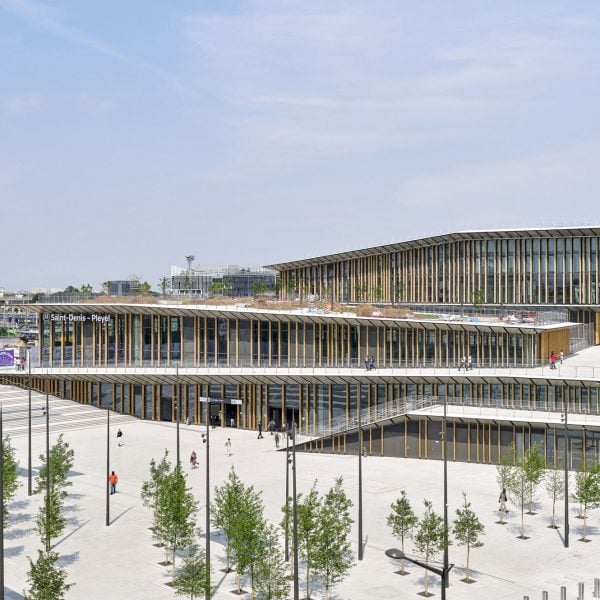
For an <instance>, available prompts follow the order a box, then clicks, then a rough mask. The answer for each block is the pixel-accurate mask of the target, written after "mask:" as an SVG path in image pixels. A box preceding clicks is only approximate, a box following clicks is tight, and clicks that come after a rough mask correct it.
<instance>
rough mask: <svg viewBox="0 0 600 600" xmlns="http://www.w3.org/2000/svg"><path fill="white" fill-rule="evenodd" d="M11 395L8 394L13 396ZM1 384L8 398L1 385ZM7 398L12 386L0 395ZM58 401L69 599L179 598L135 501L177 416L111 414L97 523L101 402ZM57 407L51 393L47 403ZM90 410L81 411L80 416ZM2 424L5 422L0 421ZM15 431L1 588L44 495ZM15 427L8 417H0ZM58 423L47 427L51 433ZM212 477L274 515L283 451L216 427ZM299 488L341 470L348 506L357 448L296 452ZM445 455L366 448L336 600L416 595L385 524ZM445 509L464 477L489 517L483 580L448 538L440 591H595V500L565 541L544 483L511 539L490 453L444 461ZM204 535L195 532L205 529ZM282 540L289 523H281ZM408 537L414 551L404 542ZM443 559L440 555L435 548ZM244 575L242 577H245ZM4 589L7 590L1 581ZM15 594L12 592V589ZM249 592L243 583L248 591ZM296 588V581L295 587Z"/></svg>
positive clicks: (494, 595)
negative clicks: (65, 472) (382, 453)
mask: <svg viewBox="0 0 600 600" xmlns="http://www.w3.org/2000/svg"><path fill="white" fill-rule="evenodd" d="M10 390H11V394H10V395H3V393H2V392H6V391H7V388H4V389H2V388H0V401H1V402H2V404H3V406H4V407H5V408H6V409H8V408H9V406H10V402H13V401H14V402H21V403H22V401H23V397H22V395H20V394H24V393H25V392H19V391H18V390H15V389H14V388H10ZM13 397H14V398H13ZM3 398H4V399H3ZM6 398H10V400H6ZM52 405H53V407H56V411H57V412H59V410H68V411H69V412H73V413H78V412H79V411H81V414H80V415H79V416H78V415H76V414H74V415H73V417H75V418H77V427H76V428H68V427H67V428H66V429H65V432H64V436H65V439H66V440H67V441H68V442H69V443H70V445H71V446H72V447H73V449H74V450H75V465H74V469H73V470H74V474H73V477H72V478H71V481H72V483H73V486H72V487H71V489H70V496H69V499H68V500H67V517H68V519H69V522H68V526H67V530H66V532H65V535H64V536H62V538H61V539H59V540H56V543H55V547H56V550H57V551H58V552H59V553H60V554H61V556H62V561H63V563H64V564H65V565H66V566H67V569H68V573H69V580H70V581H72V582H75V583H76V586H75V587H74V588H73V589H72V590H71V591H70V592H69V593H68V595H67V598H69V599H85V600H94V599H96V598H98V599H100V598H103V599H104V598H117V599H131V600H137V599H140V600H141V599H142V598H143V599H156V600H161V599H163V598H164V599H167V598H174V597H175V594H174V591H173V590H172V589H171V588H169V587H168V586H166V585H165V584H166V583H167V582H168V581H169V580H170V578H171V574H170V571H169V569H168V568H165V567H163V566H161V565H160V564H159V562H160V561H162V560H163V551H162V550H161V549H160V548H155V547H154V546H153V540H152V535H151V532H150V530H149V527H150V524H151V515H150V513H149V511H148V510H147V509H145V508H144V507H143V506H142V503H141V500H140V488H141V485H142V482H143V481H144V479H146V478H147V477H148V464H149V461H150V459H151V458H152V457H155V458H160V457H161V456H162V453H163V452H164V449H165V448H168V449H169V452H170V454H171V457H172V458H174V456H175V425H173V424H171V423H153V422H147V421H139V420H136V419H131V418H128V420H127V421H126V422H119V423H118V424H115V426H114V428H113V429H112V432H111V436H110V440H111V455H112V462H111V467H112V468H113V469H114V470H115V471H116V472H117V473H118V475H119V479H120V481H119V485H118V493H117V494H116V495H114V496H111V519H112V524H111V525H110V527H106V526H105V460H106V429H105V426H104V424H103V423H99V421H98V418H97V414H98V411H97V409H94V408H93V407H89V406H81V407H80V406H79V405H77V404H75V403H73V402H70V401H66V400H60V399H53V400H52ZM52 411H53V408H52V407H51V415H52V414H53V413H52ZM86 414H87V415H89V419H88V421H89V422H88V425H87V426H86V425H85V420H86ZM7 425H8V424H7ZM14 427H15V429H16V430H17V429H18V435H17V436H16V437H14V438H13V445H14V446H15V448H16V451H17V456H18V458H19V460H20V466H21V468H22V471H21V473H22V474H23V475H24V476H23V477H22V483H23V485H22V486H21V488H20V489H19V491H18V494H17V498H16V500H15V502H13V503H12V504H11V506H10V512H11V516H10V523H11V524H10V527H9V528H7V529H6V532H5V583H6V586H7V597H8V598H20V597H21V596H20V595H19V594H21V593H22V592H23V590H24V589H25V587H26V571H27V569H28V562H27V556H32V557H34V556H35V554H36V549H37V548H39V547H40V543H39V540H38V539H37V537H36V535H35V532H34V524H33V520H34V518H35V515H36V513H37V510H38V507H39V504H40V501H41V497H38V496H32V497H31V498H29V497H28V496H27V481H26V477H25V474H26V467H27V437H26V436H25V435H23V432H22V429H21V427H22V423H19V422H16V423H14ZM119 427H120V428H121V429H122V430H123V432H124V445H123V446H122V447H118V446H117V440H116V431H117V428H119ZM7 429H8V430H9V431H7V432H8V433H10V426H8V427H7ZM203 432H204V428H203V427H197V426H181V428H180V433H181V457H182V462H183V465H184V467H185V468H186V470H187V472H188V476H189V482H190V485H191V487H192V490H193V492H194V494H195V496H196V498H197V500H198V502H199V507H200V510H199V513H198V526H199V527H201V528H202V529H203V528H204V523H205V512H204V511H205V510H206V507H205V496H204V490H205V488H204V486H205V473H206V471H205V451H204V450H205V446H204V445H203V444H202V439H201V434H202V433H203ZM58 433H59V428H58V427H53V429H52V435H51V438H52V440H54V439H56V437H57V435H58ZM210 434H211V456H210V460H211V464H210V472H211V488H213V489H214V486H215V485H220V484H221V483H222V482H223V481H224V479H225V478H226V477H227V474H228V471H229V469H230V468H231V466H234V467H235V469H236V471H237V473H238V474H239V476H240V477H241V478H242V480H243V481H244V482H245V483H246V484H252V485H254V486H255V487H256V488H257V489H259V490H262V496H263V500H264V503H265V514H266V517H267V518H268V519H269V520H271V521H273V522H275V523H279V521H280V520H281V506H282V505H283V503H284V500H285V465H286V461H285V452H277V451H276V450H275V444H274V440H273V437H271V436H270V435H269V434H268V433H267V434H266V435H265V436H264V439H262V440H259V439H257V434H256V432H252V431H244V430H237V429H229V428H227V429H224V428H216V429H211V432H210ZM227 437H230V438H231V440H232V444H233V454H232V456H231V457H227V456H226V454H225V447H224V444H225V441H226V439H227ZM44 444H45V438H44V435H43V434H41V433H40V432H39V430H36V431H35V434H34V436H33V455H34V457H35V458H34V467H35V469H37V467H38V466H39V464H40V461H39V459H38V458H37V457H38V455H39V454H40V453H41V452H43V451H44ZM192 450H196V453H197V454H198V458H199V462H200V466H199V468H198V469H194V470H190V469H189V467H188V465H189V455H190V453H191V451H192ZM297 461H298V471H297V475H298V491H299V492H306V491H308V490H309V489H310V487H311V485H312V484H313V481H314V480H315V479H317V487H318V489H319V490H320V491H322V492H325V491H326V490H327V489H328V488H329V487H331V485H333V483H334V480H335V478H336V477H338V476H340V475H342V476H343V478H344V487H345V488H346V490H347V492H348V493H349V495H350V497H351V498H352V500H353V502H354V505H355V508H354V509H353V511H354V512H353V514H354V518H355V519H356V506H357V481H358V479H357V477H358V472H357V462H358V459H357V457H355V456H330V455H324V454H323V455H319V454H304V453H298V455H297ZM442 472H443V471H442V463H441V462H439V461H424V460H423V461H421V460H414V459H400V458H381V457H372V456H371V457H368V458H365V459H363V490H364V496H363V507H364V512H363V516H364V525H363V532H364V537H365V541H366V545H365V554H364V560H363V561H362V562H360V563H358V562H357V563H356V565H355V566H354V567H353V569H352V571H351V573H350V575H349V576H348V578H347V579H346V580H345V581H343V582H342V583H341V584H340V585H339V586H338V587H337V588H336V589H335V590H334V593H333V594H332V596H331V597H332V598H335V599H337V600H360V599H371V598H377V599H382V600H385V599H388V598H389V599H392V598H399V597H402V598H410V597H414V598H417V597H418V596H417V594H418V592H420V591H421V590H422V586H423V569H420V568H418V567H416V566H414V565H411V566H410V568H409V569H408V570H409V571H410V575H408V576H406V577H401V576H399V575H396V574H395V571H397V570H398V567H399V565H398V564H394V561H392V560H391V559H388V558H387V557H386V556H385V554H384V551H385V550H386V549H387V548H390V547H393V546H399V542H398V541H397V540H395V539H394V538H393V536H392V535H391V532H390V531H389V529H388V527H387V525H386V518H387V515H388V514H389V512H390V505H391V503H392V502H393V501H394V500H395V499H396V498H397V497H398V496H399V495H400V491H401V490H402V489H404V490H406V492H407V494H408V496H409V498H410V500H411V502H412V503H413V506H414V508H415V510H416V512H417V513H418V514H419V515H420V514H422V512H423V499H424V498H427V499H430V500H431V501H432V502H433V504H434V507H435V509H436V510H437V511H438V512H439V513H440V514H441V511H442V494H443V489H442ZM448 477H449V484H450V485H449V516H450V518H451V519H453V518H454V513H455V510H456V508H457V507H458V506H460V504H461V502H462V491H463V490H464V491H466V492H467V494H468V498H469V500H470V501H471V502H472V505H473V509H474V510H475V511H476V512H477V514H478V515H479V517H480V519H481V520H482V521H483V522H484V524H485V526H486V535H485V537H484V542H485V545H484V546H483V547H482V548H478V549H475V550H473V552H472V558H471V567H472V569H473V577H474V578H475V579H476V580H477V583H475V584H472V585H467V584H464V583H462V582H460V581H459V579H460V578H461V577H463V576H464V564H465V560H466V550H465V549H464V548H461V547H458V546H456V545H453V546H452V547H451V548H450V562H453V563H456V567H455V569H454V570H453V572H452V574H451V586H450V588H449V590H448V594H447V598H448V600H450V599H465V600H475V599H478V600H479V599H481V598H491V599H497V600H504V599H506V600H508V599H518V600H521V599H522V598H523V596H524V595H529V596H530V598H531V600H534V599H537V598H539V599H541V597H542V590H547V591H549V592H550V598H553V597H556V598H558V597H559V592H560V586H561V585H568V588H569V594H570V595H569V596H568V597H569V598H574V597H576V592H577V583H578V582H579V581H584V582H585V585H586V589H587V590H589V591H588V595H589V597H591V590H592V584H593V579H594V577H600V522H599V513H600V510H598V511H591V513H590V519H589V531H590V537H591V539H592V540H593V541H592V542H591V543H589V544H584V543H581V542H579V541H577V539H578V538H579V537H580V527H581V525H582V523H581V521H580V520H578V519H576V518H575V516H576V514H577V506H575V505H571V543H570V548H568V549H565V548H564V547H563V544H562V537H561V536H562V529H559V530H553V529H548V528H547V526H548V524H549V522H550V515H551V505H550V502H549V500H548V498H547V497H546V494H545V493H544V492H540V493H539V494H538V499H537V502H536V510H537V513H538V514H536V515H535V516H527V515H526V516H525V519H526V521H525V522H526V529H527V535H528V536H530V537H529V539H528V540H526V541H523V540H519V539H517V535H518V533H519V527H518V521H519V519H518V514H517V510H516V508H515V507H514V506H512V505H509V509H510V513H509V515H508V519H507V521H508V523H507V524H506V525H504V526H501V525H496V524H495V521H496V520H497V516H498V515H497V513H496V509H497V506H498V503H497V498H498V493H499V490H498V485H497V483H496V469H495V468H494V467H493V466H489V465H479V464H464V463H449V464H448ZM562 514H563V505H562V503H561V504H560V505H559V506H558V507H557V522H558V524H559V526H561V527H562ZM213 533H214V534H215V535H213V536H212V539H213V542H212V546H211V548H212V550H211V553H212V558H213V573H214V578H213V580H214V582H216V583H218V587H217V589H216V591H215V593H214V598H215V599H217V600H219V599H225V598H231V597H232V595H231V590H232V589H234V587H235V584H236V575H235V573H230V574H228V575H224V574H223V573H221V572H220V571H219V569H220V568H222V567H223V566H224V546H223V542H222V538H221V537H220V536H219V535H218V533H217V532H213ZM352 535H353V538H352V540H353V542H352V543H353V549H354V551H355V552H356V549H357V543H358V541H357V527H356V523H355V524H354V528H353V532H352ZM202 543H203V542H202ZM282 544H283V536H282ZM407 551H408V552H412V551H413V547H412V544H411V543H410V542H409V543H408V545H407ZM439 560H441V556H440V557H439ZM303 574H304V570H303V569H301V578H300V589H301V597H304V595H305V593H304V591H305V586H304V577H303ZM430 585H431V588H432V591H433V592H434V594H435V595H436V597H439V596H440V589H439V578H437V577H436V576H433V575H432V576H431V577H430ZM244 587H245V589H249V587H248V583H247V582H246V583H245V585H244ZM9 589H10V590H12V591H11V592H10V594H13V595H10V594H9V593H8V590H9ZM15 594H16V595H15ZM247 597H248V598H249V597H250V595H248V596H247ZM290 597H292V596H291V594H290ZM311 597H313V598H316V599H318V598H322V597H323V593H322V589H321V588H320V587H319V585H318V584H315V585H314V588H313V592H312V593H311Z"/></svg>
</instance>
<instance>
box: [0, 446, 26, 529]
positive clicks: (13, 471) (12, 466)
mask: <svg viewBox="0 0 600 600" xmlns="http://www.w3.org/2000/svg"><path fill="white" fill-rule="evenodd" d="M2 452H3V471H2V481H3V484H4V498H3V503H2V511H3V513H4V526H5V527H6V526H7V525H8V521H7V518H8V503H9V502H11V500H12V499H13V498H14V496H15V494H16V493H17V489H18V488H19V486H20V485H21V482H20V481H19V475H18V472H17V469H18V467H19V462H18V461H17V459H16V458H15V449H14V448H13V447H12V444H11V443H10V436H8V435H7V436H6V437H5V438H4V439H3V440H2Z"/></svg>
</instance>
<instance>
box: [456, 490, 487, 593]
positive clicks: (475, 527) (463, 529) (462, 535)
mask: <svg viewBox="0 0 600 600" xmlns="http://www.w3.org/2000/svg"><path fill="white" fill-rule="evenodd" d="M452 531H453V533H454V537H455V538H456V541H457V542H458V545H459V546H466V547H467V569H466V571H467V573H466V580H467V581H469V580H470V579H469V559H470V555H471V548H479V547H480V546H483V542H482V541H481V539H480V538H481V536H482V535H485V534H484V526H483V524H482V523H481V521H480V520H479V518H478V517H477V515H476V514H475V513H474V512H473V510H472V509H471V503H470V502H468V501H467V495H466V494H465V493H464V492H463V505H462V507H461V508H457V509H456V519H455V520H454V523H453V527H452Z"/></svg>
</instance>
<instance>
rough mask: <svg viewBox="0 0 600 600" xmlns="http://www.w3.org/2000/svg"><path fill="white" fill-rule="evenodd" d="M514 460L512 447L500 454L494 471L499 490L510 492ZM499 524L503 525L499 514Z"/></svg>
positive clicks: (514, 453)
mask: <svg viewBox="0 0 600 600" xmlns="http://www.w3.org/2000/svg"><path fill="white" fill-rule="evenodd" d="M515 460H516V450H515V447H514V445H513V446H511V448H510V451H509V452H508V453H505V454H502V455H501V456H500V461H499V462H498V464H497V465H496V470H497V472H498V474H497V476H496V481H497V482H498V486H499V487H500V490H503V489H506V490H507V491H509V490H510V486H511V480H512V477H513V475H514V465H515ZM500 523H502V524H503V523H504V521H503V514H502V513H500Z"/></svg>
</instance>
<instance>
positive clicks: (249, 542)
mask: <svg viewBox="0 0 600 600" xmlns="http://www.w3.org/2000/svg"><path fill="white" fill-rule="evenodd" d="M263 512H264V507H263V501H262V498H261V496H260V492H256V491H255V490H254V487H253V486H250V487H245V486H244V487H243V489H242V493H241V497H240V504H239V510H238V511H237V513H236V514H235V515H234V517H233V519H232V522H231V528H230V545H231V554H232V558H233V561H234V563H235V570H236V571H237V575H238V577H237V583H238V590H237V591H238V594H239V593H241V576H242V575H243V574H244V573H246V572H247V571H249V572H250V577H251V580H252V593H253V594H254V567H255V565H256V564H257V562H258V559H259V556H260V554H261V548H262V540H261V537H260V534H261V532H262V531H263V529H264V527H265V523H264V518H263Z"/></svg>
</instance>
